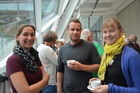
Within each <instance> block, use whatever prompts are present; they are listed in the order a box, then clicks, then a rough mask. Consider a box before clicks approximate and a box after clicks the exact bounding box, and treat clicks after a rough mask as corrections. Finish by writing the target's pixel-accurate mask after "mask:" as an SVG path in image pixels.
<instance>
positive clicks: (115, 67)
mask: <svg viewBox="0 0 140 93" xmlns="http://www.w3.org/2000/svg"><path fill="white" fill-rule="evenodd" d="M121 56H122V54H119V55H116V56H114V58H113V60H114V62H113V63H112V65H108V67H107V70H106V74H105V80H104V84H109V83H113V84H115V85H117V86H123V87H127V83H126V79H125V77H124V75H123V72H122V68H121Z"/></svg>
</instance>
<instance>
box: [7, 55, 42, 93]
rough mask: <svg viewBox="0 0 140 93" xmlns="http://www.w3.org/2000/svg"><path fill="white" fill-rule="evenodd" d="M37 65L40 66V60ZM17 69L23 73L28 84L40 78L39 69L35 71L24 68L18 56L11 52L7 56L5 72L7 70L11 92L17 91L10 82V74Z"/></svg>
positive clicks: (40, 72)
mask: <svg viewBox="0 0 140 93" xmlns="http://www.w3.org/2000/svg"><path fill="white" fill-rule="evenodd" d="M39 61H40V60H39ZM39 66H42V64H41V62H39ZM19 71H22V72H23V73H24V75H25V78H26V80H27V82H28V84H29V85H32V84H35V83H37V82H38V81H40V80H41V78H42V71H41V70H40V69H39V71H38V72H35V73H34V72H30V71H28V70H26V68H25V66H24V65H23V64H22V62H21V60H20V58H19V57H18V56H17V55H15V54H13V55H12V56H10V57H9V58H8V60H7V64H6V72H7V75H8V78H9V81H10V84H11V88H12V91H13V93H18V92H17V91H16V89H15V87H14V86H13V84H12V82H11V79H10V75H12V74H13V73H16V72H19ZM19 83H20V82H19ZM39 93H42V92H41V91H40V92H39Z"/></svg>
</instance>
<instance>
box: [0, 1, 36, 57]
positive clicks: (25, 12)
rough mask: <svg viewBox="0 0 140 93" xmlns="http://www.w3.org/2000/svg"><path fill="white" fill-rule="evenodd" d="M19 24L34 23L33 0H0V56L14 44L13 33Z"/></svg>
mask: <svg viewBox="0 0 140 93" xmlns="http://www.w3.org/2000/svg"><path fill="white" fill-rule="evenodd" d="M21 24H32V25H35V18H34V4H33V0H3V1H0V51H2V52H0V58H1V57H2V55H5V54H6V53H8V52H9V51H10V50H12V49H13V47H14V46H15V44H16V43H15V33H16V31H17V27H18V26H19V25H21Z"/></svg>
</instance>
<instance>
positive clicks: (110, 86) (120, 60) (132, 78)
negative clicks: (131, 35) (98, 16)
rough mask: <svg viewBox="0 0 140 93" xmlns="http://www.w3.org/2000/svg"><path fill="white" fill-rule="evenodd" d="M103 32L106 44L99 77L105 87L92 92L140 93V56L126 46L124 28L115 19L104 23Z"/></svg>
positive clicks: (102, 86)
mask: <svg viewBox="0 0 140 93" xmlns="http://www.w3.org/2000/svg"><path fill="white" fill-rule="evenodd" d="M102 32H103V38H104V40H105V42H106V44H105V46H104V54H103V57H102V61H101V64H100V67H99V70H98V77H99V79H100V80H101V81H102V82H103V85H101V86H99V87H96V88H94V90H91V92H93V93H140V54H139V53H138V52H137V51H135V50H134V49H133V48H130V47H128V46H127V45H125V42H124V37H123V36H122V32H123V28H122V26H121V24H120V22H119V21H118V20H116V19H115V18H110V19H107V20H105V21H104V22H103V24H102ZM93 80H95V78H92V79H90V81H89V83H90V82H91V81H93Z"/></svg>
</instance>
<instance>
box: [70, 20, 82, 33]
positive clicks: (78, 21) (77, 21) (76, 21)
mask: <svg viewBox="0 0 140 93" xmlns="http://www.w3.org/2000/svg"><path fill="white" fill-rule="evenodd" d="M71 22H74V23H79V24H80V30H82V24H81V22H80V20H79V19H73V20H71V21H70V22H69V24H70V23H71ZM68 28H69V25H68Z"/></svg>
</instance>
